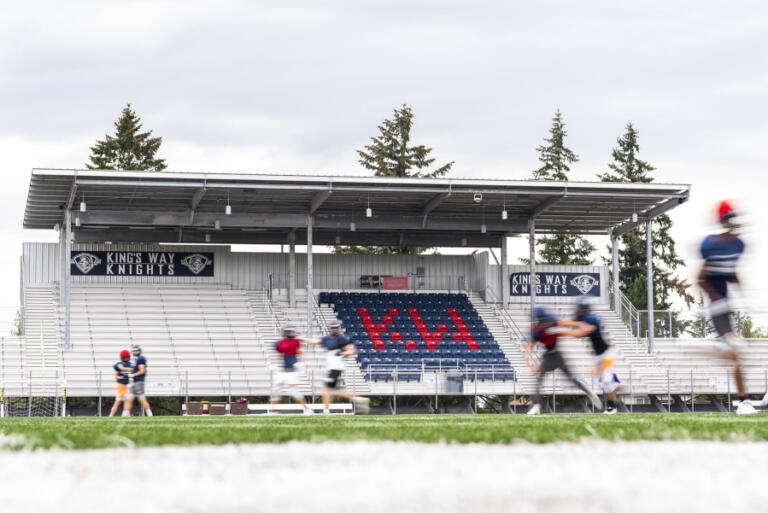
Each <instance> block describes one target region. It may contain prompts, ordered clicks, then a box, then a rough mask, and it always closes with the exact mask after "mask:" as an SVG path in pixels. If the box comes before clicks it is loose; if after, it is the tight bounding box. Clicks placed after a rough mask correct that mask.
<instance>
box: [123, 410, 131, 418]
mask: <svg viewBox="0 0 768 513" xmlns="http://www.w3.org/2000/svg"><path fill="white" fill-rule="evenodd" d="M122 416H123V417H130V416H131V412H129V411H128V410H123V415H122Z"/></svg>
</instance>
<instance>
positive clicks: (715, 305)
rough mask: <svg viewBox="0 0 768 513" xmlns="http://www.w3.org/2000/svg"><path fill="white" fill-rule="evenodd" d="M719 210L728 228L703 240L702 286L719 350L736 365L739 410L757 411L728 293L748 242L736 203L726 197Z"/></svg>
mask: <svg viewBox="0 0 768 513" xmlns="http://www.w3.org/2000/svg"><path fill="white" fill-rule="evenodd" d="M717 214H718V218H719V220H720V224H721V225H722V226H723V228H724V229H725V231H724V232H722V233H718V234H715V235H710V236H708V237H707V238H706V239H704V241H703V242H702V243H701V257H702V258H703V259H704V265H703V266H702V267H701V271H700V272H699V286H700V287H701V288H702V289H703V290H704V292H705V293H706V294H707V296H708V297H709V301H710V303H709V308H708V312H709V315H710V317H711V318H712V324H713V325H714V326H715V330H716V331H717V335H718V336H719V337H720V342H719V344H718V347H717V349H718V353H719V354H720V355H721V356H722V357H723V358H726V359H727V360H728V361H730V362H731V363H732V364H733V366H734V378H735V379H736V389H737V391H738V394H739V405H738V407H737V408H736V413H737V414H738V415H753V414H755V413H757V410H755V408H754V406H752V404H751V403H750V402H749V399H748V397H747V391H746V388H745V386H744V371H743V369H742V364H741V358H742V356H743V352H744V348H745V344H744V342H743V340H741V337H740V336H739V335H738V334H737V333H736V330H735V329H734V327H733V323H732V320H731V317H732V311H731V304H730V302H729V297H728V289H729V287H730V285H731V284H740V283H739V277H738V274H737V273H736V267H737V265H738V262H739V258H740V257H741V255H742V254H743V253H744V242H743V241H742V240H741V239H740V238H739V236H738V233H737V232H738V223H737V212H736V210H735V209H734V208H733V206H732V205H731V204H730V203H729V202H728V201H722V202H720V204H719V205H718V212H717Z"/></svg>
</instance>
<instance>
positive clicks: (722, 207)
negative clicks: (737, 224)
mask: <svg viewBox="0 0 768 513" xmlns="http://www.w3.org/2000/svg"><path fill="white" fill-rule="evenodd" d="M736 215H737V212H736V209H735V208H734V207H733V204H732V203H731V202H730V201H728V200H724V201H721V202H720V203H719V204H718V205H717V218H718V219H719V220H720V223H722V224H723V225H724V226H732V225H733V224H734V223H733V218H734V217H736Z"/></svg>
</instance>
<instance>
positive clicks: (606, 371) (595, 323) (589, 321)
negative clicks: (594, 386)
mask: <svg viewBox="0 0 768 513" xmlns="http://www.w3.org/2000/svg"><path fill="white" fill-rule="evenodd" d="M558 325H559V326H569V327H573V328H576V329H575V330H572V331H566V332H564V333H563V334H562V335H563V336H568V337H589V341H590V342H591V343H592V350H593V351H594V353H595V358H596V359H597V362H596V368H595V374H596V375H597V376H599V378H598V379H599V384H600V389H601V390H602V391H603V393H604V394H605V396H606V398H607V399H608V400H607V404H606V406H605V410H604V411H603V413H606V414H608V415H612V414H614V413H616V412H617V411H618V409H617V408H616V390H617V389H618V388H619V385H620V383H619V378H618V377H617V376H616V374H615V373H614V372H613V364H614V363H615V362H616V352H615V350H614V348H613V347H612V346H611V345H610V344H609V343H608V341H607V340H606V339H605V337H604V336H603V331H602V329H601V326H600V317H598V316H597V315H596V314H595V313H594V312H592V305H591V303H590V301H589V298H586V297H582V298H580V299H579V300H578V301H577V302H576V312H575V314H574V317H573V318H572V319H565V320H562V321H560V322H558Z"/></svg>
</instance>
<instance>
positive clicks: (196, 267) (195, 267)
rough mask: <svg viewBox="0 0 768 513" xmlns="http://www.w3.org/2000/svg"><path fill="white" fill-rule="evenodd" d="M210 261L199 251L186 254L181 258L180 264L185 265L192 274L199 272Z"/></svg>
mask: <svg viewBox="0 0 768 513" xmlns="http://www.w3.org/2000/svg"><path fill="white" fill-rule="evenodd" d="M210 263H211V259H210V258H208V257H207V256H205V255H201V254H200V253H195V254H194V255H188V256H185V257H184V258H182V259H181V265H183V266H185V267H187V268H188V269H189V270H190V271H192V273H193V274H200V273H201V272H202V270H203V269H205V268H206V266H208V265H209V264H210Z"/></svg>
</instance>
